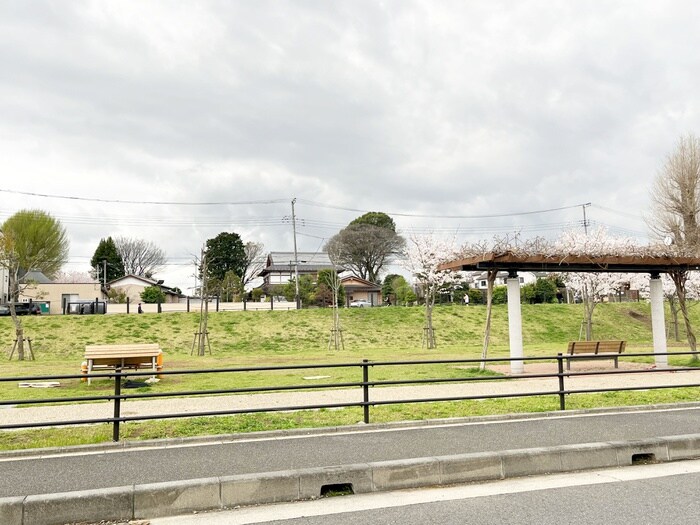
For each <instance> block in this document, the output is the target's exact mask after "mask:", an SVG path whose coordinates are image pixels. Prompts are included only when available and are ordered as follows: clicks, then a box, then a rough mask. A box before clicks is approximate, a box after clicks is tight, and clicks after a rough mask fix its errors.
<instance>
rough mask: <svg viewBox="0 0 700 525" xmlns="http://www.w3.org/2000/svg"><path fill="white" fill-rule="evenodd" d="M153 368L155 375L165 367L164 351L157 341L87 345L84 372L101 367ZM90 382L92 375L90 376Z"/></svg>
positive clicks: (88, 372)
mask: <svg viewBox="0 0 700 525" xmlns="http://www.w3.org/2000/svg"><path fill="white" fill-rule="evenodd" d="M141 367H143V368H151V369H152V370H153V373H154V375H155V374H156V373H157V372H159V371H161V370H162V369H163V352H162V351H161V349H160V347H159V346H158V345H157V344H155V343H139V344H113V345H87V346H86V347H85V363H84V364H83V372H84V373H87V374H90V373H91V372H92V371H93V370H99V369H117V368H119V369H123V368H133V369H136V370H138V369H139V368H141ZM88 384H90V377H89V376H88Z"/></svg>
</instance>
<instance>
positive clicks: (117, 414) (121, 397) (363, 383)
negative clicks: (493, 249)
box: [0, 352, 700, 441]
mask: <svg viewBox="0 0 700 525" xmlns="http://www.w3.org/2000/svg"><path fill="white" fill-rule="evenodd" d="M659 355H668V356H685V355H692V352H673V353H670V352H667V353H664V354H659V353H640V354H626V355H625V357H626V358H629V357H655V356H659ZM598 357H599V358H601V359H610V357H609V356H577V355H562V354H557V355H556V356H549V357H518V358H510V359H507V358H489V359H483V360H482V359H440V360H437V359H436V360H429V361H384V362H381V361H374V362H372V361H368V360H366V359H365V360H363V361H362V362H355V363H338V364H301V365H290V366H263V367H251V368H222V369H210V370H170V371H160V372H158V375H159V376H163V377H167V376H170V375H196V374H244V373H247V372H261V371H266V372H269V371H292V370H295V371H296V370H331V369H337V368H353V369H356V370H357V371H358V376H359V375H361V378H362V379H361V380H360V381H350V382H344V383H325V382H324V383H317V384H305V385H266V386H261V387H249V388H230V389H214V390H197V391H184V392H158V393H137V394H122V390H121V389H122V381H121V380H122V379H125V378H128V377H133V376H151V375H153V371H152V370H150V371H144V372H131V371H130V372H122V371H120V370H116V371H115V372H111V373H93V374H89V377H90V378H91V379H100V378H101V379H105V378H119V379H120V380H119V381H115V382H114V394H113V395H87V396H80V397H53V398H50V399H48V398H46V399H21V400H7V401H3V400H0V407H3V406H28V405H38V404H43V403H50V404H60V403H84V402H86V401H111V402H112V403H113V405H114V410H113V414H114V416H113V417H111V418H93V419H82V420H71V421H52V422H41V421H37V422H33V423H17V424H9V425H0V430H10V429H24V428H37V427H47V426H66V425H86V424H97V423H109V424H111V425H113V432H112V439H113V440H114V441H119V425H120V424H121V423H125V422H129V421H145V420H155V419H173V418H191V417H203V416H229V415H235V414H252V413H261V412H282V411H292V410H314V409H332V408H347V407H362V409H363V413H364V418H363V420H364V422H365V423H369V422H370V408H371V407H374V406H382V405H396V404H417V403H435V402H451V401H467V400H480V399H499V398H517V397H532V396H556V397H557V398H558V400H559V409H560V410H566V397H567V396H570V395H574V394H590V393H601V392H622V391H631V390H651V389H669V388H697V387H700V383H697V382H695V383H690V382H689V383H685V384H682V385H679V384H669V385H648V386H645V385H636V386H633V387H628V386H626V387H601V388H587V389H574V388H567V385H566V380H567V379H568V378H571V377H577V376H606V375H625V374H655V373H668V372H688V373H690V374H693V375H695V374H697V373H698V372H700V368H692V367H670V368H652V369H641V370H639V369H636V370H623V369H618V368H616V369H613V370H595V371H581V372H571V371H565V370H564V361H565V360H569V359H570V360H572V361H577V360H580V359H586V360H590V359H596V358H598ZM514 360H517V361H526V362H533V361H535V362H536V361H539V362H543V361H550V362H551V361H556V363H557V372H553V373H539V374H521V375H517V376H481V375H479V376H468V377H449V378H446V377H435V378H418V377H415V378H411V377H410V374H409V373H410V372H415V371H416V370H418V371H419V372H420V370H419V369H420V367H421V366H424V365H435V364H438V365H439V364H445V365H450V366H456V365H470V366H478V364H479V363H481V362H487V363H499V362H500V363H505V362H510V361H514ZM395 366H401V367H405V368H406V373H405V374H404V378H403V379H400V380H389V381H371V380H370V369H377V368H381V367H395ZM87 377H88V376H87V375H86V374H73V375H54V376H34V377H0V382H2V383H8V382H14V381H19V382H30V381H54V380H59V379H85V378H87ZM270 377H274V375H273V374H270ZM532 378H551V379H552V388H549V389H547V390H541V391H535V392H532V391H528V392H520V393H517V392H516V393H490V394H489V393H488V392H487V393H484V394H481V395H459V396H449V397H424V398H413V399H383V400H372V399H371V397H370V389H371V388H372V387H383V386H401V385H419V384H423V385H426V384H444V383H470V382H478V381H482V382H483V381H491V382H493V381H516V382H517V381H518V380H520V379H532ZM693 380H695V378H693ZM339 388H342V389H347V388H350V389H352V388H357V389H358V390H359V391H358V401H356V402H347V403H318V404H308V405H296V406H270V407H263V408H248V409H245V408H244V409H235V410H233V409H232V410H219V411H201V412H187V413H178V414H151V415H147V416H125V415H122V408H121V403H122V401H126V400H130V399H154V398H164V397H191V396H201V395H221V394H254V393H263V392H265V393H269V392H289V391H297V392H308V391H311V390H329V389H339ZM57 393H59V394H60V392H57ZM360 393H361V396H360V395H359V394H360ZM360 398H361V401H360V400H359V399H360Z"/></svg>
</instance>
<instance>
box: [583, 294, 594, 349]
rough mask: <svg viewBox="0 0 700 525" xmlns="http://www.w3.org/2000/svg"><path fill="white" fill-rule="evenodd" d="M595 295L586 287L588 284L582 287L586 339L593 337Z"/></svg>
mask: <svg viewBox="0 0 700 525" xmlns="http://www.w3.org/2000/svg"><path fill="white" fill-rule="evenodd" d="M596 304H597V303H596V302H595V297H594V296H593V294H592V293H591V291H590V290H589V289H588V285H586V286H584V287H583V309H584V311H585V313H586V341H590V340H591V339H593V310H595V306H596Z"/></svg>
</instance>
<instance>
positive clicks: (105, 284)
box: [102, 259, 107, 293]
mask: <svg viewBox="0 0 700 525" xmlns="http://www.w3.org/2000/svg"><path fill="white" fill-rule="evenodd" d="M102 268H103V270H102V282H103V283H104V284H103V286H102V288H104V291H105V293H107V259H102Z"/></svg>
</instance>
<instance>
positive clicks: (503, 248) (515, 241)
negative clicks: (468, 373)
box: [460, 233, 549, 370]
mask: <svg viewBox="0 0 700 525" xmlns="http://www.w3.org/2000/svg"><path fill="white" fill-rule="evenodd" d="M548 251H549V245H548V243H547V241H545V240H544V239H542V238H540V237H536V238H534V239H530V240H526V241H521V239H520V235H519V234H518V233H516V234H514V235H505V236H503V237H498V236H495V237H494V238H493V240H492V241H491V242H489V241H480V242H476V243H468V244H464V245H463V246H462V247H461V248H460V257H461V258H466V257H478V256H482V255H486V254H489V253H496V254H500V253H506V252H511V253H520V254H527V255H534V254H539V253H547V252H548ZM497 275H498V270H497V269H491V270H487V272H486V322H485V324H484V340H483V343H482V347H481V363H480V365H479V369H480V370H484V369H485V368H486V357H487V356H488V349H489V340H490V338H491V314H492V312H493V285H494V283H495V282H496V276H497Z"/></svg>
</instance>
